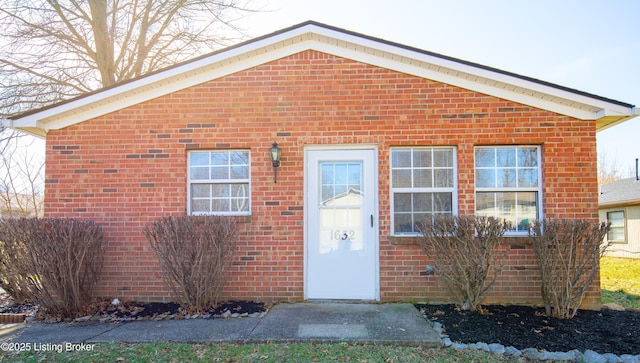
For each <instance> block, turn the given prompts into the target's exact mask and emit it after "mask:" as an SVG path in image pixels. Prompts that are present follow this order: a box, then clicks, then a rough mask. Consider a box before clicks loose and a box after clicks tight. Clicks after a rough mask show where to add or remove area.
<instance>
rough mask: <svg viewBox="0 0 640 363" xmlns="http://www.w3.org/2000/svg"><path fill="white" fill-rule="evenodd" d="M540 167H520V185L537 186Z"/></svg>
mask: <svg viewBox="0 0 640 363" xmlns="http://www.w3.org/2000/svg"><path fill="white" fill-rule="evenodd" d="M537 186H538V169H518V187H523V188H527V187H537Z"/></svg>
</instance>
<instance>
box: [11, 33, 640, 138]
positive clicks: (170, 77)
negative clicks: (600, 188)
mask: <svg viewBox="0 0 640 363" xmlns="http://www.w3.org/2000/svg"><path fill="white" fill-rule="evenodd" d="M309 49H313V50H317V51H320V52H324V53H328V54H332V55H335V56H339V57H344V58H348V59H352V60H355V61H359V62H363V63H367V64H371V65H375V66H379V67H383V68H388V69H391V70H395V71H398V72H402V73H407V74H411V75H415V76H418V77H423V78H428V79H431V80H434V81H439V82H443V83H447V84H450V85H453V86H458V87H461V88H465V89H469V90H472V91H477V92H480V93H484V94H488V95H491V96H495V97H500V98H504V99H507V100H511V101H514V102H518V103H522V104H525V105H529V106H533V107H537V108H541V109H545V110H549V111H552V112H556V113H559V114H563V115H567V116H571V117H575V118H578V119H582V120H596V129H597V130H598V131H601V130H604V129H606V128H608V127H611V126H613V125H616V124H619V123H621V122H624V121H626V120H629V119H631V118H634V117H636V116H638V115H640V110H638V109H636V108H635V106H634V105H631V104H628V103H625V102H620V101H615V100H612V99H608V98H605V97H601V96H596V95H593V94H589V93H586V92H581V91H578V90H574V89H571V88H567V87H562V86H559V85H555V84H552V83H549V82H545V81H541V80H537V79H534V78H530V77H526V76H521V75H518V74H515V73H511V72H507V71H503V70H500V69H496V68H491V67H487V66H483V65H480V64H476V63H472V62H467V61H464V60H460V59H457V58H452V57H448V56H444V55H441V54H437V53H432V52H428V51H425V50H421V49H417V48H413V47H410V46H406V45H402V44H398V43H394V42H390V41H387V40H382V39H378V38H374V37H370V36H367V35H363V34H359V33H355V32H351V31H348V30H344V29H340V28H336V27H332V26H329V25H325V24H321V23H317V22H314V21H308V22H304V23H301V24H298V25H294V26H292V27H290V28H286V29H283V30H280V31H277V32H275V33H271V34H268V35H265V36H262V37H259V38H255V39H252V40H249V41H246V42H243V43H240V44H237V45H234V46H231V47H228V48H224V49H222V50H219V51H216V52H213V53H210V54H207V55H204V56H201V57H198V58H195V59H193V60H190V61H187V62H183V63H180V64H177V65H174V66H172V67H169V68H166V69H163V70H160V71H156V72H153V73H149V74H147V75H144V76H141V77H139V78H136V79H132V80H129V81H126V82H122V83H119V84H116V85H114V86H111V87H108V88H103V89H99V90H96V91H94V92H90V93H87V94H83V95H81V96H78V97H76V98H72V99H69V100H67V101H63V102H60V103H57V104H54V105H51V106H48V107H45V108H41V109H37V110H33V111H30V112H26V113H23V114H21V115H18V116H15V117H12V118H11V119H9V120H5V121H3V124H5V126H8V127H11V128H14V129H19V130H21V131H23V132H26V133H30V134H33V135H35V136H39V137H45V136H46V133H47V132H48V131H49V130H56V129H61V128H64V127H68V126H71V125H74V124H77V123H79V122H82V121H85V120H88V119H90V118H94V117H98V116H101V115H104V114H107V113H109V112H113V111H116V110H119V109H123V108H126V107H128V106H132V105H135V104H138V103H141V102H144V101H147V100H150V99H153V98H156V97H160V96H163V95H166V94H169V93H172V92H176V91H179V90H181V89H185V88H188V87H191V86H194V85H197V84H200V83H204V82H207V81H210V80H213V79H216V78H219V77H223V76H226V75H229V74H232V73H235V72H238V71H242V70H245V69H249V68H251V67H255V66H257V65H260V64H263V63H267V62H270V61H273V60H276V59H280V58H283V57H287V56H289V55H292V54H295V53H299V52H302V51H305V50H309Z"/></svg>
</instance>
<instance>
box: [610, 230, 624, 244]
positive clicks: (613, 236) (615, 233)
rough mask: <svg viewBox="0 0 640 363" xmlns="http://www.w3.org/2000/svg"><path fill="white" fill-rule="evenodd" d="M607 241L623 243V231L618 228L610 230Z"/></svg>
mask: <svg viewBox="0 0 640 363" xmlns="http://www.w3.org/2000/svg"><path fill="white" fill-rule="evenodd" d="M608 239H609V241H624V229H623V228H620V227H615V228H611V229H610V230H609V236H608Z"/></svg>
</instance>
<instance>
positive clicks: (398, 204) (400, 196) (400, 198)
mask: <svg viewBox="0 0 640 363" xmlns="http://www.w3.org/2000/svg"><path fill="white" fill-rule="evenodd" d="M393 210H394V211H396V212H411V210H412V208H411V194H406V193H395V194H394V195H393Z"/></svg>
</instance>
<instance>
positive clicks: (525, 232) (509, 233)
mask: <svg viewBox="0 0 640 363" xmlns="http://www.w3.org/2000/svg"><path fill="white" fill-rule="evenodd" d="M520 148H536V158H537V167H536V168H537V182H538V185H537V186H536V187H518V186H517V185H516V186H514V187H498V186H494V187H478V170H479V169H481V170H490V169H493V170H495V172H496V173H497V172H498V170H499V169H501V168H499V167H498V166H497V165H496V164H497V161H496V162H495V163H494V166H493V167H478V166H477V165H476V162H477V160H476V151H477V150H479V149H493V150H495V152H497V150H499V149H516V155H517V154H518V149H520ZM473 156H474V163H473V166H474V175H475V178H474V185H475V192H474V200H475V208H474V209H475V214H476V215H478V193H482V192H494V193H511V192H514V193H518V192H535V193H537V194H536V218H535V219H536V220H542V219H543V218H544V217H543V208H542V184H543V181H542V152H541V147H540V146H539V145H503V146H476V147H474V150H473ZM494 160H497V157H496V159H494ZM502 169H512V168H511V167H509V168H502ZM513 169H515V170H516V177H515V180H516V182H517V181H518V174H517V173H518V172H519V170H520V169H528V168H525V167H522V166H521V165H519V164H518V162H517V158H516V165H515V166H514V167H513ZM496 180H497V174H496ZM496 183H497V182H496ZM496 217H499V216H496ZM517 220H518V215H517V214H516V221H517ZM533 222H534V221H531V223H533ZM514 228H516V229H517V228H518V226H517V225H516V226H515V227H514ZM523 235H524V236H526V235H528V230H510V231H507V232H506V233H505V236H523Z"/></svg>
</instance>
